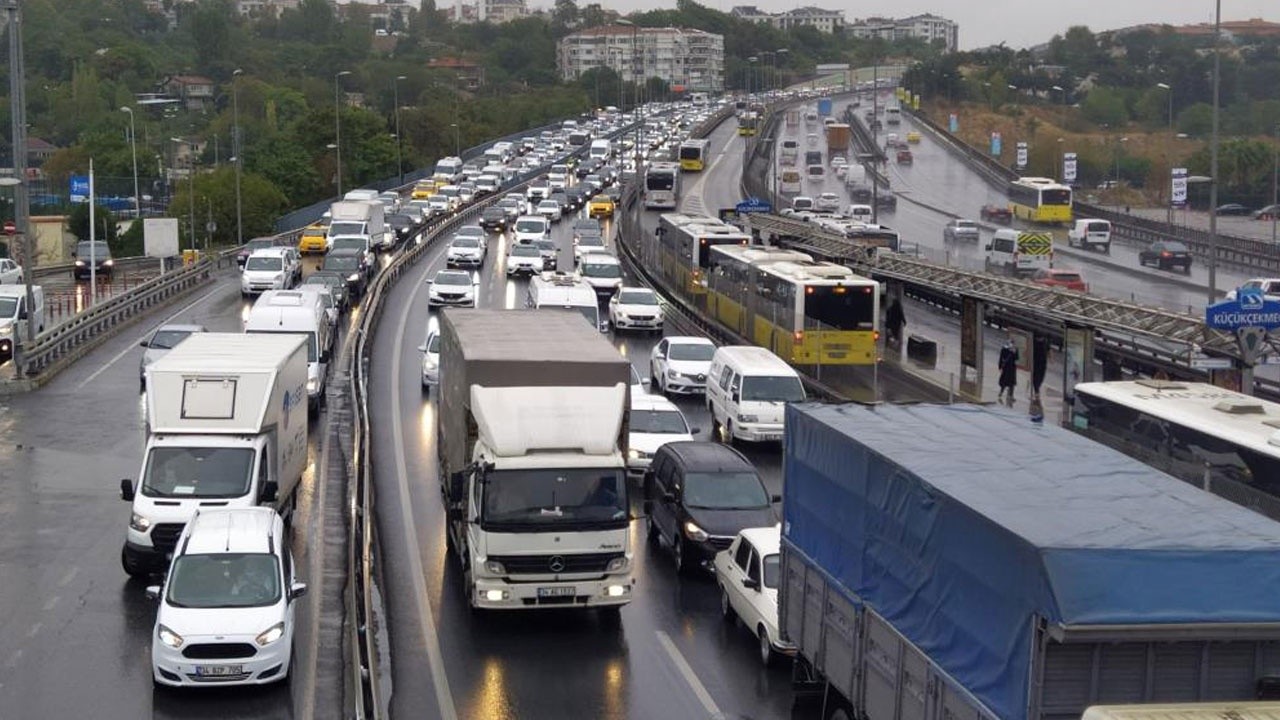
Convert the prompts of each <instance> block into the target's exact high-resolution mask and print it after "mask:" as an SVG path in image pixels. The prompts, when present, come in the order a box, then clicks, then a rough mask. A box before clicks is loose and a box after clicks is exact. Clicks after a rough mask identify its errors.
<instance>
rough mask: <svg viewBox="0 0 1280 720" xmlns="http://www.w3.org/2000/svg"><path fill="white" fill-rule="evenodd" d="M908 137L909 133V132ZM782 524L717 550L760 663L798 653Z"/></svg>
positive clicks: (729, 608)
mask: <svg viewBox="0 0 1280 720" xmlns="http://www.w3.org/2000/svg"><path fill="white" fill-rule="evenodd" d="M908 137H909V136H908ZM781 535H782V533H781V527H780V526H778V525H771V526H769V527H759V528H744V529H743V530H742V531H741V532H739V533H738V536H737V537H735V538H734V539H733V544H732V545H730V546H729V549H728V550H721V551H720V552H718V553H716V558H715V561H714V563H713V568H714V570H715V574H716V585H717V586H719V588H720V614H721V615H722V616H723V617H724V619H725V620H726V621H728V622H733V621H735V620H736V621H737V623H736V624H738V625H740V626H742V627H744V628H746V629H747V630H748V631H749V632H751V634H752V635H754V636H755V637H756V640H757V642H758V652H759V656H760V663H761V664H762V665H764V666H766V667H768V666H769V665H772V664H773V662H774V661H775V660H776V659H777V657H778V656H779V655H795V653H796V646H795V645H794V644H793V643H791V642H788V641H786V640H783V639H782V633H781V632H780V631H779V630H778V585H779V579H780V577H781V575H782V562H781V557H782V555H781V545H782V537H781Z"/></svg>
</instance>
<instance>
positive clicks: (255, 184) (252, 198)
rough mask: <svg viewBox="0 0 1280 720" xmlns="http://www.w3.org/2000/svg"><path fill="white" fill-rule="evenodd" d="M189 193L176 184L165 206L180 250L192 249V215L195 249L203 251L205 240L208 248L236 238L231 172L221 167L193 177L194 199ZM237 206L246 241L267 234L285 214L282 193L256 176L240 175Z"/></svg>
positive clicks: (183, 185)
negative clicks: (174, 222) (210, 227)
mask: <svg viewBox="0 0 1280 720" xmlns="http://www.w3.org/2000/svg"><path fill="white" fill-rule="evenodd" d="M191 192H192V190H191V184H190V183H187V182H181V183H178V186H177V187H176V188H174V194H173V198H172V200H171V201H170V203H169V215H170V216H172V217H176V218H178V219H179V223H178V226H179V233H180V241H181V245H182V247H184V248H186V247H192V244H191V234H190V225H191V215H192V214H194V215H195V232H196V237H195V245H194V246H195V247H197V248H199V247H203V246H204V244H205V240H206V238H207V239H208V240H209V241H210V244H212V245H226V244H231V243H232V242H233V241H234V239H235V237H236V189H235V169H234V168H231V167H225V166H224V167H221V168H219V169H217V170H215V171H213V172H209V173H199V174H197V175H196V178H195V195H194V198H193V196H192V195H191ZM193 199H194V203H193V202H192V200H193ZM240 202H241V221H242V222H243V224H244V234H245V236H246V237H252V236H254V235H264V234H267V233H269V232H270V231H271V229H272V227H273V224H274V223H275V221H276V218H278V217H280V216H281V215H282V214H284V213H285V212H287V211H288V210H289V202H288V199H287V198H286V197H285V196H284V193H282V192H280V191H279V190H278V189H277V188H276V187H275V185H272V184H271V183H270V182H269V181H268V180H267V179H266V178H264V177H262V176H261V175H258V174H256V173H244V174H242V176H241V178H240ZM210 220H212V221H213V223H214V224H215V225H216V226H217V228H216V230H215V231H214V232H213V233H212V234H210V233H209V232H208V231H207V228H206V223H207V222H209V221H210Z"/></svg>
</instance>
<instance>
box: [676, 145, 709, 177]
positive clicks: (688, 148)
mask: <svg viewBox="0 0 1280 720" xmlns="http://www.w3.org/2000/svg"><path fill="white" fill-rule="evenodd" d="M710 150H711V141H709V140H707V139H706V138H692V139H689V140H685V141H684V142H682V143H680V169H681V170H684V171H685V172H702V170H703V168H705V167H706V166H707V160H708V155H709V154H710Z"/></svg>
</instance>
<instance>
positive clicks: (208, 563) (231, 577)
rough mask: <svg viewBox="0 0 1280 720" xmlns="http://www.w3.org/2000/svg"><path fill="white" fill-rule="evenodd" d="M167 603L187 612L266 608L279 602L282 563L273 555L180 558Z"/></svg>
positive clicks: (223, 554) (188, 556)
mask: <svg viewBox="0 0 1280 720" xmlns="http://www.w3.org/2000/svg"><path fill="white" fill-rule="evenodd" d="M168 585H169V588H168V602H169V604H170V605H173V606H175V607H184V608H248V607H264V606H267V605H274V604H276V603H278V602H280V598H281V594H282V590H283V589H282V587H281V585H282V580H281V575H280V562H279V561H278V560H277V559H276V557H275V555H272V554H270V553H217V554H214V555H179V556H178V558H177V559H176V560H174V561H173V569H172V570H170V572H169V583H168Z"/></svg>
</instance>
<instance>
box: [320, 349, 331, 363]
mask: <svg viewBox="0 0 1280 720" xmlns="http://www.w3.org/2000/svg"><path fill="white" fill-rule="evenodd" d="M320 362H321V363H324V364H325V365H328V364H329V351H328V350H325V351H324V352H322V353H320Z"/></svg>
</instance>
